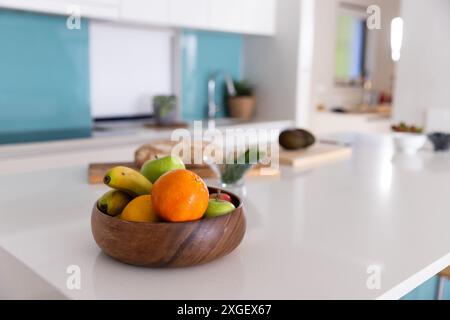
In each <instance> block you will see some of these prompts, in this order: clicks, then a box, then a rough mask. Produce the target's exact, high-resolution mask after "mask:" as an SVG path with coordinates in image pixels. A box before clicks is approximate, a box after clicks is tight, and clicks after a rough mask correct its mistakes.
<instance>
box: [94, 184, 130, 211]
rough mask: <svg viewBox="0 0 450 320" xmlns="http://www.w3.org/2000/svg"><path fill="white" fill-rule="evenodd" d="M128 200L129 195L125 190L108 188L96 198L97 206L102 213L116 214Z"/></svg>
mask: <svg viewBox="0 0 450 320" xmlns="http://www.w3.org/2000/svg"><path fill="white" fill-rule="evenodd" d="M130 201H131V197H130V196H129V195H128V194H126V193H125V192H122V191H119V190H110V191H108V192H107V193H105V194H104V195H103V196H102V197H101V198H100V199H99V200H98V202H97V207H98V209H99V210H100V211H101V212H103V213H106V214H108V215H110V216H117V215H119V214H120V213H121V212H122V210H123V208H125V206H126V205H127V204H128V203H129V202H130Z"/></svg>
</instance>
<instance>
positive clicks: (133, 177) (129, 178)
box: [103, 166, 153, 197]
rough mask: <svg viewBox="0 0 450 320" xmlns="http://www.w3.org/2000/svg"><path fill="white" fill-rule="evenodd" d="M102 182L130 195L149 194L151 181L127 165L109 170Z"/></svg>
mask: <svg viewBox="0 0 450 320" xmlns="http://www.w3.org/2000/svg"><path fill="white" fill-rule="evenodd" d="M103 182H104V183H105V184H106V185H107V186H109V187H111V188H113V189H117V190H120V191H123V192H125V193H127V194H129V195H130V196H132V197H137V196H143V195H148V194H151V191H152V187H153V185H152V183H151V182H150V181H149V180H148V179H147V178H146V177H144V176H143V175H142V174H140V173H139V172H137V171H136V170H133V169H130V168H127V167H122V166H118V167H114V168H112V169H111V170H109V171H108V172H107V173H106V175H105V177H104V178H103Z"/></svg>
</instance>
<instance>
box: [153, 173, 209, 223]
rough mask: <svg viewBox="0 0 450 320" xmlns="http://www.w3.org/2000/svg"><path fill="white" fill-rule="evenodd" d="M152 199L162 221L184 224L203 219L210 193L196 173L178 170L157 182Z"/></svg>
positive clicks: (166, 174) (163, 176)
mask: <svg viewBox="0 0 450 320" xmlns="http://www.w3.org/2000/svg"><path fill="white" fill-rule="evenodd" d="M152 198H153V206H154V209H155V212H156V214H157V215H158V216H159V217H160V218H161V219H163V220H166V221H171V222H184V221H193V220H198V219H201V218H202V217H203V214H204V213H205V211H206V208H207V207H208V200H209V192H208V187H207V186H206V184H205V182H204V181H203V180H202V178H200V177H199V176H198V175H196V174H195V173H194V172H192V171H189V170H184V169H178V170H172V171H169V172H167V173H165V174H163V175H162V176H161V177H160V178H159V179H158V180H156V182H155V184H154V185H153V189H152Z"/></svg>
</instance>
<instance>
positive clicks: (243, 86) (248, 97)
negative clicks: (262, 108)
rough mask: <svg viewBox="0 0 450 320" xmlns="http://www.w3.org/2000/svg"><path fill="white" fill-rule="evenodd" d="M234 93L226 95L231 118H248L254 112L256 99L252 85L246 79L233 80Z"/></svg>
mask: <svg viewBox="0 0 450 320" xmlns="http://www.w3.org/2000/svg"><path fill="white" fill-rule="evenodd" d="M233 83H234V87H235V90H236V94H235V95H234V96H230V97H228V110H229V113H230V116H231V117H232V118H239V119H250V118H251V117H252V116H253V114H254V112H255V105H256V99H255V97H254V95H253V91H254V89H253V86H252V85H250V84H249V83H248V82H246V81H234V82H233Z"/></svg>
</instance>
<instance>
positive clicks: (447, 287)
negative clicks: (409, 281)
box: [402, 276, 450, 300]
mask: <svg viewBox="0 0 450 320" xmlns="http://www.w3.org/2000/svg"><path fill="white" fill-rule="evenodd" d="M438 285H439V277H438V276H434V277H432V278H431V279H429V280H428V281H425V282H424V283H423V284H421V285H420V286H418V287H417V288H416V289H414V290H413V291H411V292H410V293H408V294H407V295H406V296H404V297H403V298H402V300H435V299H436V298H437V291H438ZM443 299H444V300H450V281H449V280H446V281H445V284H444V294H443Z"/></svg>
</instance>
